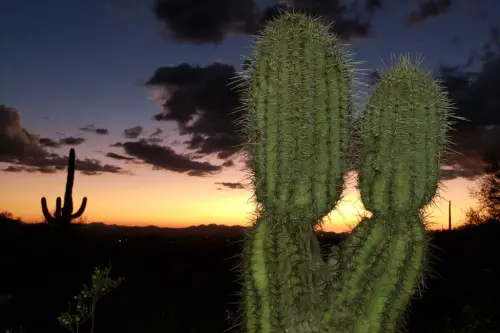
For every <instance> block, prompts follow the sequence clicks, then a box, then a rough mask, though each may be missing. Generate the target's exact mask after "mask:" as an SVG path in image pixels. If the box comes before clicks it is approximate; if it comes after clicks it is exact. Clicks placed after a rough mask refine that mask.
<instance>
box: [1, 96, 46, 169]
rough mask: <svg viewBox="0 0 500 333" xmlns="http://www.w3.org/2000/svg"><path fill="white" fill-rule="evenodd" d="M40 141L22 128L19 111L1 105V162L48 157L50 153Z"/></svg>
mask: <svg viewBox="0 0 500 333" xmlns="http://www.w3.org/2000/svg"><path fill="white" fill-rule="evenodd" d="M39 139H40V138H39V136H37V135H34V134H30V133H28V131H26V130H25V129H24V128H23V127H22V124H21V113H20V112H19V111H18V110H16V109H14V108H12V107H9V106H7V105H4V104H0V162H8V161H10V160H14V159H18V158H25V157H36V158H40V157H44V156H46V155H47V154H48V153H47V152H46V151H45V150H44V149H43V148H42V147H41V145H40V144H39Z"/></svg>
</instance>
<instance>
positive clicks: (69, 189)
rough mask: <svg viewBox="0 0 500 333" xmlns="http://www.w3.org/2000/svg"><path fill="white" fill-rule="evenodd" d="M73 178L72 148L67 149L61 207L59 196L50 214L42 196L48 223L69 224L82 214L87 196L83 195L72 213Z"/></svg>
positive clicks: (43, 208) (73, 152)
mask: <svg viewBox="0 0 500 333" xmlns="http://www.w3.org/2000/svg"><path fill="white" fill-rule="evenodd" d="M74 179H75V150H74V149H73V148H72V149H71V150H70V151H69V158H68V177H67V179H66V190H65V192H64V205H63V206H62V208H61V197H57V199H56V211H55V213H54V216H52V215H51V214H50V212H49V210H48V208H47V200H46V199H45V197H43V198H42V212H43V216H44V217H45V219H46V220H47V222H48V223H49V224H52V225H58V226H66V225H70V224H71V220H72V219H76V218H79V217H80V216H82V215H83V212H84V211H85V207H86V206H87V198H86V197H84V198H83V200H82V204H81V205H80V208H79V209H78V211H77V212H76V213H73V182H74Z"/></svg>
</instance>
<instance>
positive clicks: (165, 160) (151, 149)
mask: <svg viewBox="0 0 500 333" xmlns="http://www.w3.org/2000/svg"><path fill="white" fill-rule="evenodd" d="M113 146H115V147H118V146H119V147H123V149H124V150H125V152H126V153H127V154H128V155H130V156H133V157H135V158H137V159H139V160H142V162H143V163H146V164H150V165H152V166H153V169H154V170H169V171H174V172H178V173H187V174H188V175H189V176H197V177H203V176H207V175H212V174H215V173H217V172H219V171H221V170H222V166H219V165H214V164H211V163H208V162H197V161H193V160H192V159H190V158H189V157H188V156H186V155H181V154H177V153H176V152H175V151H174V150H173V149H172V148H170V147H166V146H160V145H157V144H150V143H148V142H147V141H146V140H140V141H129V142H124V143H116V144H114V145H113Z"/></svg>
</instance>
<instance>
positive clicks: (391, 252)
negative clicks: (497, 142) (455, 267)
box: [240, 12, 452, 333]
mask: <svg viewBox="0 0 500 333" xmlns="http://www.w3.org/2000/svg"><path fill="white" fill-rule="evenodd" d="M246 74H247V75H246V83H245V84H244V85H243V90H242V92H243V103H244V111H245V112H243V113H242V117H241V119H240V124H242V127H243V132H244V134H245V137H246V143H245V145H244V147H243V151H245V152H247V153H248V157H249V166H250V170H251V173H252V175H253V182H254V184H253V185H254V189H255V198H256V201H257V204H258V206H257V207H258V214H257V218H256V220H255V222H254V224H253V227H252V228H251V231H250V232H249V233H248V235H247V237H246V239H245V246H244V251H243V269H242V280H243V289H244V298H243V304H242V305H243V306H242V311H243V312H244V318H245V322H244V324H245V329H246V332H247V333H278V332H279V333H281V332H283V333H284V332H287V333H288V332H290V333H313V332H332V333H333V332H336V333H392V332H396V331H397V330H398V329H400V328H402V326H403V318H402V315H403V314H404V312H405V309H406V307H407V304H408V302H409V301H410V298H411V296H412V295H413V294H414V293H415V292H416V291H417V289H418V288H419V282H421V281H423V277H424V276H425V273H426V272H427V269H428V262H429V260H428V259H429V251H428V243H429V239H428V235H427V233H426V231H425V220H424V218H423V215H422V208H424V206H425V205H427V204H428V203H429V202H430V201H431V200H432V199H433V197H434V195H435V194H436V190H437V188H438V185H439V179H438V172H439V166H440V163H442V161H443V158H442V155H443V151H444V149H446V146H447V144H448V141H447V139H446V133H447V131H448V129H449V128H450V124H451V121H450V120H449V119H450V117H452V114H451V104H450V101H449V100H448V97H447V95H446V93H445V92H443V91H442V90H441V89H440V87H439V85H438V84H437V82H435V81H433V80H432V79H430V77H429V73H428V72H426V71H423V70H421V69H419V67H418V63H416V64H414V63H412V62H411V61H410V58H409V57H407V56H403V57H399V58H397V59H396V61H395V64H394V65H393V67H392V68H389V69H388V70H387V71H385V72H384V73H383V75H382V77H381V80H380V82H379V83H378V84H377V86H376V87H375V91H374V93H373V95H372V96H371V98H370V100H369V102H368V105H367V107H366V110H365V113H364V116H363V118H362V119H361V121H360V123H359V125H356V126H355V125H354V120H353V119H354V118H353V117H352V115H353V101H352V100H353V95H354V91H353V88H352V85H353V82H354V80H353V75H354V74H355V71H354V64H353V62H352V61H351V60H350V56H349V54H348V53H347V52H346V51H345V47H344V46H342V45H341V44H340V43H339V42H338V40H337V39H336V37H335V36H334V35H332V34H331V33H330V32H329V27H328V26H324V25H322V24H321V23H320V21H319V20H317V19H314V18H310V17H309V16H307V15H305V14H300V13H287V12H281V14H280V16H279V17H277V18H276V19H275V20H273V21H271V22H270V23H269V24H268V25H267V27H266V28H265V29H264V30H263V31H262V33H261V36H260V37H259V38H258V40H257V42H256V45H255V47H254V49H253V59H252V61H251V64H250V66H249V67H248V69H247V73H246ZM355 138H356V139H355ZM353 140H354V141H356V148H355V149H349V147H350V146H349V145H350V141H353ZM349 154H359V155H358V156H354V158H353V156H348V155H349ZM353 160H357V161H359V163H357V165H358V168H359V170H358V174H359V183H360V186H359V188H360V191H361V198H362V201H363V203H364V205H365V207H366V208H367V210H369V211H371V212H372V213H373V215H372V216H371V217H370V218H367V217H365V218H363V219H362V220H361V222H360V223H359V224H358V225H357V226H356V227H355V228H354V229H353V230H352V232H351V233H350V234H349V235H348V236H347V238H346V239H345V240H344V241H343V242H342V243H341V244H340V246H338V247H337V246H334V247H333V248H332V249H331V253H330V255H329V257H328V260H326V262H325V261H324V260H323V258H322V256H321V251H320V247H319V243H318V240H317V238H316V235H315V233H314V228H315V226H317V225H319V224H320V222H321V219H322V218H323V217H324V216H325V215H327V214H328V213H329V212H331V211H332V210H333V209H334V208H335V205H336V204H337V202H338V201H339V200H340V198H341V195H342V192H343V190H344V176H345V175H346V173H347V171H348V170H349V168H351V167H352V166H351V165H350V163H349V161H353Z"/></svg>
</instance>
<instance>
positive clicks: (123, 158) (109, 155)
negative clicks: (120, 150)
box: [106, 153, 134, 161]
mask: <svg viewBox="0 0 500 333" xmlns="http://www.w3.org/2000/svg"><path fill="white" fill-rule="evenodd" d="M106 157H109V158H114V159H115V160H122V161H133V160H134V158H133V157H127V156H123V155H120V154H116V153H107V154H106Z"/></svg>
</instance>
